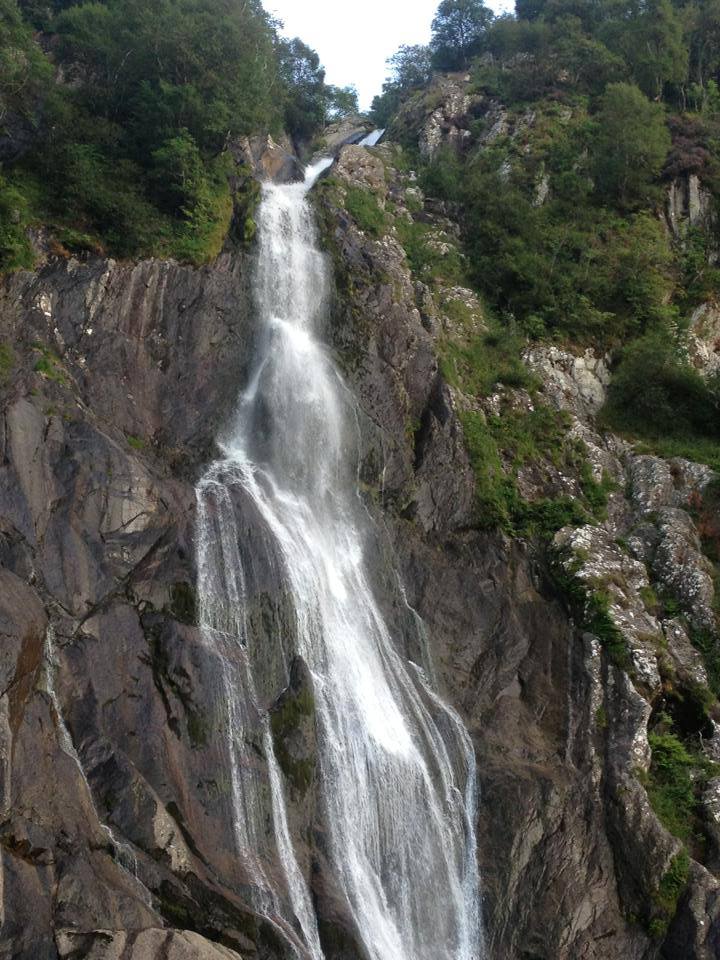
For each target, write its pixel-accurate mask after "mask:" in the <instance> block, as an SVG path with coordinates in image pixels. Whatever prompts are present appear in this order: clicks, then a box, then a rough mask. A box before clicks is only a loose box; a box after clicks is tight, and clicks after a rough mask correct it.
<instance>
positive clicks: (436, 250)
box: [395, 219, 465, 283]
mask: <svg viewBox="0 0 720 960" xmlns="http://www.w3.org/2000/svg"><path fill="white" fill-rule="evenodd" d="M395 229H396V232H397V237H398V240H399V241H400V243H401V244H402V247H403V249H404V250H405V253H406V254H407V258H408V260H409V262H410V268H411V270H412V271H413V273H414V274H415V275H416V276H417V277H418V278H419V279H421V280H423V281H425V282H426V283H427V282H430V281H433V280H444V281H445V282H446V283H462V282H463V281H464V279H465V268H464V264H463V261H462V258H461V255H460V252H459V250H458V249H457V247H456V246H455V245H454V244H445V243H444V242H443V240H442V238H440V237H438V236H437V228H433V227H432V226H430V225H429V224H427V223H422V222H419V221H415V220H405V219H400V220H398V221H397V223H396V224H395ZM446 247H447V249H446Z"/></svg>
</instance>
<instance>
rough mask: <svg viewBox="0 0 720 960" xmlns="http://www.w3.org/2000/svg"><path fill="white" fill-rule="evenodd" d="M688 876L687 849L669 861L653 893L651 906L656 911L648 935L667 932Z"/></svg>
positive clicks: (657, 935) (657, 937) (659, 935)
mask: <svg viewBox="0 0 720 960" xmlns="http://www.w3.org/2000/svg"><path fill="white" fill-rule="evenodd" d="M689 876H690V857H689V855H688V852H687V850H681V851H680V853H678V854H676V855H675V856H674V857H673V858H672V860H671V861H670V866H669V867H668V869H667V872H666V873H665V874H664V875H663V877H662V879H661V880H660V884H659V886H658V888H657V890H656V891H655V893H654V895H653V898H652V899H653V906H654V907H655V910H656V911H658V912H657V913H656V914H655V916H653V918H652V919H651V920H650V922H649V924H648V932H649V934H650V936H652V937H654V938H656V939H660V938H662V937H663V936H664V935H665V933H666V932H667V929H668V927H669V926H670V922H671V921H672V919H673V917H674V916H675V914H676V913H677V906H678V902H679V900H680V897H681V896H682V894H683V893H684V891H685V888H686V887H687V884H688V879H689Z"/></svg>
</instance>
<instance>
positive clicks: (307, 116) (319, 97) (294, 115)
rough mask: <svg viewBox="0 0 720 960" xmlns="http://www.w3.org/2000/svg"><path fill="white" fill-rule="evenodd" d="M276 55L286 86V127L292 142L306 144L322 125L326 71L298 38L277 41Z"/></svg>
mask: <svg viewBox="0 0 720 960" xmlns="http://www.w3.org/2000/svg"><path fill="white" fill-rule="evenodd" d="M278 52H279V60H280V77H281V78H282V80H283V82H284V85H285V125H286V128H287V131H288V133H289V134H290V135H291V136H292V137H293V138H294V139H295V140H297V141H307V140H309V139H310V138H311V137H312V135H313V134H314V133H315V131H316V130H317V129H318V128H320V127H322V125H323V124H324V122H325V113H326V106H327V104H326V88H325V71H324V69H323V68H322V66H321V65H320V58H319V56H318V55H317V53H316V52H315V51H314V50H313V49H312V48H311V47H309V46H308V45H307V44H306V43H303V41H302V40H300V39H299V37H295V39H294V40H280V42H279V44H278Z"/></svg>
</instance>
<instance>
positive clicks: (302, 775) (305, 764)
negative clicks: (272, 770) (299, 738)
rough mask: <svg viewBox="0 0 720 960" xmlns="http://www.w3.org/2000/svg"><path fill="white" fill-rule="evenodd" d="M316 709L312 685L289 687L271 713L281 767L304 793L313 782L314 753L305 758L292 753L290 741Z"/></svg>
mask: <svg viewBox="0 0 720 960" xmlns="http://www.w3.org/2000/svg"><path fill="white" fill-rule="evenodd" d="M314 713H315V699H314V697H313V694H312V691H311V690H310V689H309V688H308V687H303V688H302V689H301V690H300V691H298V692H297V693H290V692H289V691H288V694H287V695H286V696H285V698H284V699H283V700H282V702H281V703H280V704H278V705H277V706H276V707H275V709H274V710H273V711H272V713H271V714H270V729H271V730H272V735H273V743H274V745H275V753H276V755H277V759H278V763H279V764H280V769H281V770H282V772H283V773H284V774H285V776H286V777H287V779H288V782H289V783H290V784H291V785H292V787H293V788H294V789H295V790H297V791H298V793H300V794H304V793H305V792H306V791H307V789H308V787H309V786H310V783H311V782H312V777H313V773H314V770H315V761H314V759H313V758H311V757H307V758H303V759H296V758H295V757H292V756H291V755H290V752H289V750H288V747H287V743H288V739H289V737H290V736H291V735H292V733H293V732H294V731H295V730H296V729H297V728H298V726H300V725H301V724H303V723H304V722H307V720H308V719H310V718H312V717H313V716H314Z"/></svg>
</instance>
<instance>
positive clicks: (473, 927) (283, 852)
mask: <svg viewBox="0 0 720 960" xmlns="http://www.w3.org/2000/svg"><path fill="white" fill-rule="evenodd" d="M330 162H331V161H330V160H323V161H321V162H319V163H318V164H316V165H315V166H313V167H311V168H310V169H309V170H308V172H307V175H306V179H305V182H304V183H298V184H291V185H282V186H277V185H271V184H267V185H265V186H264V187H263V196H262V202H261V205H260V208H259V213H258V238H259V252H258V261H257V267H256V274H255V293H256V302H257V308H258V315H259V321H260V329H259V338H260V344H259V349H258V359H257V363H256V366H255V370H254V374H253V375H252V377H251V378H250V381H249V384H248V386H247V388H246V389H245V391H244V392H243V393H242V394H241V396H240V398H239V402H238V405H237V410H236V414H235V416H234V417H233V419H232V422H231V424H230V425H229V427H228V428H227V429H226V431H225V432H224V433H223V435H222V436H221V437H220V439H219V445H220V449H221V451H222V455H223V456H222V459H220V460H218V461H216V462H215V463H214V464H212V465H211V467H210V468H209V470H208V471H207V473H206V474H205V476H204V477H203V478H202V479H201V481H200V483H199V484H198V488H197V499H198V552H199V557H198V565H199V575H198V581H199V582H198V593H199V602H200V620H201V628H202V631H203V636H204V639H205V642H206V643H207V644H208V645H209V646H211V647H212V649H213V650H214V651H215V652H216V654H217V656H218V659H219V660H220V662H221V663H222V664H223V670H222V672H223V680H222V689H221V690H220V696H221V697H222V699H223V710H224V711H225V714H224V716H225V720H224V723H225V726H224V729H225V731H226V734H227V741H228V745H227V752H228V757H229V759H228V765H229V779H230V781H231V784H232V811H231V812H232V816H233V825H234V833H235V842H236V848H237V857H238V860H239V861H241V862H242V865H243V870H244V872H245V874H246V875H247V877H248V878H249V879H250V881H251V882H252V886H253V889H254V890H255V891H256V892H255V897H256V902H255V907H256V908H257V909H258V910H260V911H261V912H263V913H264V914H265V915H266V916H268V917H271V918H272V919H273V920H274V921H275V922H277V923H278V924H280V925H281V926H282V928H283V929H284V930H285V932H286V934H287V936H288V938H289V940H290V942H291V943H292V944H293V947H294V950H295V953H296V955H297V956H302V957H307V956H310V957H312V958H313V960H322V958H323V957H324V954H323V950H322V947H321V943H320V938H319V935H318V926H317V921H316V917H315V912H314V907H313V900H312V896H311V892H310V889H309V885H308V879H307V877H306V873H307V871H305V872H304V871H303V869H302V867H301V863H300V855H299V853H298V852H297V851H296V849H295V848H294V846H293V837H292V832H291V829H290V826H289V820H288V803H287V797H286V795H285V792H284V790H285V787H284V781H283V775H282V772H281V770H280V767H279V765H278V761H277V757H276V747H275V745H274V744H273V736H272V731H271V725H270V721H269V718H268V710H269V707H270V706H271V701H270V700H268V697H269V696H271V697H277V695H278V693H279V692H280V690H278V689H275V690H274V691H273V692H272V694H271V695H269V694H268V693H267V692H266V687H267V677H268V674H269V671H270V669H271V668H270V667H269V666H268V664H269V663H270V662H271V661H272V663H273V664H275V665H276V666H275V667H274V668H273V669H275V670H279V672H280V677H281V678H282V681H283V684H287V683H288V680H289V675H290V665H291V662H292V660H293V658H294V657H296V656H299V657H301V658H302V660H303V661H304V662H305V664H306V666H307V668H308V671H309V676H310V679H311V683H312V690H313V700H314V722H315V727H316V737H317V753H318V757H317V764H318V788H317V795H318V803H319V811H318V817H319V818H321V820H322V833H323V843H324V851H323V854H324V861H326V863H325V864H324V869H325V870H326V871H329V872H330V878H331V883H332V886H333V893H334V896H335V897H336V899H337V900H338V901H339V902H341V903H342V907H343V910H344V911H345V914H346V915H347V917H348V918H349V922H350V924H351V926H352V927H353V928H354V936H355V937H356V939H357V941H358V944H359V945H360V949H361V951H362V955H363V956H366V957H367V958H369V960H477V958H479V957H481V956H482V955H483V949H482V943H481V931H480V918H479V878H478V873H477V864H476V853H475V833H474V823H475V817H476V795H475V782H476V771H475V761H474V753H473V749H472V746H471V743H470V739H469V736H468V734H467V732H466V730H465V728H464V727H463V725H462V723H461V721H460V719H459V717H458V716H457V715H456V714H455V713H454V711H452V710H451V709H450V708H449V707H448V706H446V705H445V704H444V703H443V702H442V701H441V699H440V698H439V697H438V696H437V694H436V693H435V692H434V691H433V690H432V689H431V687H430V682H429V681H428V680H427V678H426V675H425V673H424V672H423V671H422V670H421V669H420V668H419V667H417V666H415V665H414V664H412V663H410V662H408V661H407V660H406V659H405V658H404V656H403V654H402V649H403V643H402V638H398V637H396V638H395V640H394V639H393V636H392V635H391V630H390V627H389V625H388V623H387V621H386V619H385V618H384V616H383V614H382V612H381V609H380V602H379V600H378V598H377V597H376V596H375V595H374V592H373V587H372V585H371V577H370V571H369V570H368V568H367V566H366V560H365V557H366V555H367V554H368V553H369V552H370V547H369V545H370V544H371V543H372V540H373V538H375V537H377V536H379V534H378V532H377V531H376V530H375V528H374V527H373V525H372V524H371V523H370V522H369V519H368V515H367V512H366V511H365V509H364V507H363V504H362V502H361V500H360V498H359V495H358V493H357V488H356V468H357V460H358V449H357V447H358V441H357V430H356V419H357V417H356V410H355V401H354V400H353V398H352V395H351V394H350V392H349V391H348V389H347V388H346V387H345V386H344V384H343V382H342V380H341V378H340V376H339V374H338V371H337V370H336V368H335V366H334V364H333V362H332V359H331V357H330V356H329V354H328V352H327V350H326V349H325V348H324V346H323V344H322V343H321V342H320V341H319V339H318V337H317V333H316V331H317V328H318V326H319V325H320V323H321V321H322V319H323V317H324V313H325V309H326V296H327V291H328V277H327V273H326V263H325V258H324V256H323V254H322V253H321V252H320V250H319V249H318V246H317V239H316V236H315V227H314V220H313V214H312V209H311V207H310V204H309V203H308V201H307V197H306V194H307V191H308V190H309V189H310V187H311V186H312V184H313V182H314V181H315V179H316V178H317V176H319V174H320V173H321V172H322V170H323V169H324V168H325V167H327V166H328V165H329V164H330ZM271 576H272V577H274V578H276V579H277V581H278V582H279V583H280V584H281V585H282V590H283V595H284V596H285V597H286V598H287V606H288V609H290V610H291V613H290V614H289V617H288V619H289V623H288V626H287V630H282V631H277V636H276V637H274V639H273V640H272V643H271V644H268V643H267V642H265V643H264V644H260V643H258V641H257V639H256V638H255V637H254V635H253V629H252V626H251V624H250V621H249V611H250V610H251V609H252V604H253V602H255V600H256V599H257V595H258V594H259V592H260V591H261V589H262V584H263V583H264V582H266V581H267V579H268V578H269V577H271ZM391 579H392V578H391ZM398 591H399V594H398V595H399V596H400V597H401V599H402V595H401V587H399V588H398ZM408 620H409V621H411V620H412V618H411V617H408ZM258 750H260V751H261V753H262V755H263V759H264V760H265V762H266V764H267V771H266V772H265V773H264V772H263V769H262V768H259V765H258V763H257V752H258ZM268 791H269V797H268ZM268 822H270V823H271V825H272V829H271V830H269V829H268V827H267V824H268ZM278 863H279V864H280V865H281V867H282V875H278V870H277V864H278Z"/></svg>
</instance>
